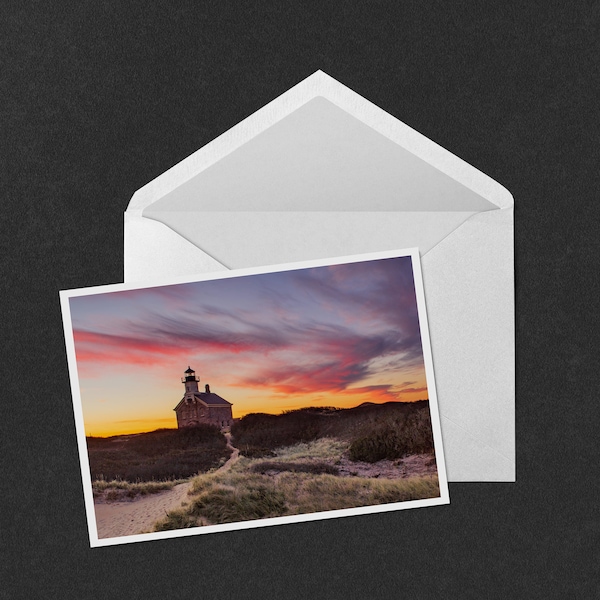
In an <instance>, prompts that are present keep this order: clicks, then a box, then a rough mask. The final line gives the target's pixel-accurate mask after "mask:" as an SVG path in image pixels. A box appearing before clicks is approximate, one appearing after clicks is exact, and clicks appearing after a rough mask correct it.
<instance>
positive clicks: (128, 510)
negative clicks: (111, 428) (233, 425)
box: [94, 433, 240, 539]
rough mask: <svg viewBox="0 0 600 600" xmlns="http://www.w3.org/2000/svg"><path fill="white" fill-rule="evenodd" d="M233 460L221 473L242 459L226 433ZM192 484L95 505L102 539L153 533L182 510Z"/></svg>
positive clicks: (99, 535) (99, 533)
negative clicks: (179, 509) (175, 512)
mask: <svg viewBox="0 0 600 600" xmlns="http://www.w3.org/2000/svg"><path fill="white" fill-rule="evenodd" d="M225 438H226V439H227V447H228V448H229V449H230V450H231V456H230V457H229V459H228V460H227V462H226V463H225V464H224V465H223V466H222V467H220V468H219V469H218V471H228V470H229V469H231V467H232V465H233V464H234V463H235V462H236V461H237V460H238V459H239V454H240V451H239V450H238V449H237V448H235V447H234V446H233V445H232V443H231V434H230V433H225ZM191 485H192V483H191V481H187V482H185V483H180V484H178V485H176V486H174V487H173V489H171V490H168V491H165V492H159V493H158V494H153V495H151V496H145V497H143V498H140V499H138V500H133V501H129V502H113V503H103V502H99V503H94V509H95V513H96V527H97V529H98V538H99V539H106V538H112V537H122V536H127V535H136V534H138V533H149V532H151V531H153V530H154V524H155V523H156V522H157V521H159V520H161V519H163V518H164V517H165V516H166V515H167V513H168V512H170V511H172V510H176V509H178V508H181V505H182V504H183V503H184V502H185V500H186V499H187V497H188V491H189V489H190V487H191Z"/></svg>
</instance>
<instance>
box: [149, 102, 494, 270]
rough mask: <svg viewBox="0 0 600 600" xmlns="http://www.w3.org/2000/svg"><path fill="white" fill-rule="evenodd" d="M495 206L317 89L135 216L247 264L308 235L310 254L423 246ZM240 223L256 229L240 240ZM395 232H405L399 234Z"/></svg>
mask: <svg viewBox="0 0 600 600" xmlns="http://www.w3.org/2000/svg"><path fill="white" fill-rule="evenodd" d="M497 208H498V207H497V206H496V205H494V204H493V203H491V202H489V201H488V200H486V199H485V198H483V197H482V196H481V195H479V194H477V193H476V192H474V191H473V190H470V189H469V188H467V187H466V186H464V185H462V184H461V183H460V182H458V181H456V180H455V179H453V178H452V177H450V176H448V175H446V174H445V173H443V172H442V171H440V170H439V169H436V168H435V167H433V166H432V165H431V164H430V163H428V162H427V161H425V160H423V159H421V158H419V157H418V156H415V155H414V154H412V153H411V152H409V151H408V150H406V149H405V148H403V147H402V146H401V145H399V144H398V143H396V142H394V141H392V140H391V139H389V138H388V137H386V136H385V135H383V134H381V133H379V132H378V131H376V130H375V129H373V128H372V127H370V126H369V125H366V124H365V123H363V122H361V121H360V120H359V119H357V118H355V117H354V116H352V115H350V114H349V113H347V112H346V111H345V110H343V109H341V108H340V107H338V106H336V105H335V104H333V103H332V102H330V101H329V100H327V99H325V98H324V97H322V96H317V97H315V98H312V99H311V100H309V101H308V102H306V104H304V105H302V106H300V107H299V108H297V109H296V110H294V111H293V112H292V113H290V114H289V115H287V116H285V117H284V118H282V119H280V120H279V121H278V122H277V123H275V124H274V125H271V126H270V127H268V128H266V129H265V130H264V131H262V132H261V133H259V134H258V135H256V136H254V137H252V138H251V139H250V140H249V141H247V142H245V143H244V144H243V145H242V146H240V147H238V148H236V149H235V150H233V151H231V152H230V153H229V154H226V155H225V156H224V157H222V158H221V159H220V160H218V161H217V162H215V163H214V164H211V165H210V166H208V167H207V168H206V169H204V170H202V171H201V172H200V173H198V174H197V175H195V176H193V177H192V178H190V179H189V180H188V181H186V182H184V183H182V184H181V185H179V186H177V187H176V188H175V189H173V190H172V191H171V192H169V193H167V194H165V195H164V196H163V197H162V198H160V199H158V200H157V201H155V202H154V203H152V204H151V205H150V206H148V207H147V208H145V209H144V211H143V215H144V216H145V217H147V218H150V219H154V220H156V221H159V222H161V223H163V224H165V225H167V226H168V227H170V228H171V229H172V230H174V231H176V232H177V233H178V234H180V235H182V236H183V237H184V238H185V239H187V240H189V241H191V242H192V243H193V244H195V245H196V246H198V247H199V248H201V249H203V250H204V251H206V252H207V253H208V254H209V255H210V256H212V257H214V258H215V259H217V260H218V261H220V262H222V263H223V264H225V265H227V266H229V267H233V266H235V267H249V266H258V265H262V264H271V263H273V262H274V260H273V259H274V257H276V258H275V262H289V261H294V260H302V259H306V258H307V255H306V240H307V239H310V238H313V237H314V238H315V239H317V238H318V243H317V244H316V245H315V248H314V257H315V258H316V257H318V256H323V255H329V256H336V255H341V254H348V253H353V254H359V253H364V252H373V251H377V250H381V249H385V250H388V249H393V248H396V247H398V244H400V245H402V246H404V247H410V246H419V248H420V249H421V251H422V252H426V251H428V250H429V249H430V248H432V247H434V246H435V245H436V244H437V243H438V242H439V241H440V240H442V239H444V238H445V237H446V236H447V235H448V234H449V233H451V232H452V231H453V230H454V229H456V227H458V226H459V225H460V224H461V223H463V222H464V221H465V220H466V219H467V218H469V217H470V216H471V215H473V214H474V213H475V212H481V211H486V210H491V209H497ZM314 213H319V214H314ZM325 213H329V214H325ZM339 213H343V214H341V215H340V214H339ZM378 213H386V214H385V215H384V214H378ZM342 228H343V230H344V231H345V232H346V235H344V233H343V231H341V230H342ZM249 230H250V231H256V232H260V237H259V238H252V237H250V239H245V238H247V236H246V233H247V232H248V231H249ZM398 231H404V232H409V235H404V236H403V237H402V239H400V240H399V238H398ZM242 248H243V254H241V257H243V259H242V261H241V262H240V260H239V258H240V249H242ZM296 248H297V249H298V251H296ZM309 258H313V257H312V256H311V257H309Z"/></svg>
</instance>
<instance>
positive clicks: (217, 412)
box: [173, 365, 233, 429]
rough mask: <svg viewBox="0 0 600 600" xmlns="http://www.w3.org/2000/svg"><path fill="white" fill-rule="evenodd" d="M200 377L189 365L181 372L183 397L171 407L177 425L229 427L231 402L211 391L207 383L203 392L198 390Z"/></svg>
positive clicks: (180, 426)
mask: <svg viewBox="0 0 600 600" xmlns="http://www.w3.org/2000/svg"><path fill="white" fill-rule="evenodd" d="M199 381H200V377H197V376H196V371H194V369H192V368H191V367H190V366H189V365H188V368H187V369H186V370H185V371H184V372H183V377H182V378H181V383H183V385H184V386H185V393H184V395H183V398H182V399H181V400H180V401H179V403H178V404H177V406H176V407H175V408H174V409H173V410H174V411H175V414H176V415H177V427H178V428H179V429H182V428H184V427H194V426H197V425H200V424H201V423H205V424H207V425H215V426H216V427H220V428H224V427H230V426H231V425H232V423H233V416H232V412H231V407H232V404H231V402H228V401H227V400H225V398H221V396H219V395H218V394H215V393H214V392H212V391H211V389H210V386H209V385H208V383H207V384H206V385H205V386H204V392H201V391H199V390H198V383H199Z"/></svg>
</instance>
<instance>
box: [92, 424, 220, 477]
mask: <svg viewBox="0 0 600 600" xmlns="http://www.w3.org/2000/svg"><path fill="white" fill-rule="evenodd" d="M86 441H87V447H88V456H89V460H90V472H91V476H92V480H106V481H109V480H113V479H118V480H124V481H130V482H139V481H161V480H174V479H182V478H186V477H190V476H191V475H195V474H196V473H200V472H204V471H207V470H209V469H211V468H213V467H218V466H219V465H220V464H221V462H223V461H224V460H226V459H227V458H229V455H230V454H231V451H230V450H229V449H228V448H227V447H226V441H225V438H224V437H223V435H222V434H221V432H220V431H219V429H218V428H216V427H213V426H210V425H200V426H198V427H192V428H189V429H181V430H178V429H158V430H156V431H151V432H149V433H140V434H135V435H123V436H114V437H109V438H95V437H88V438H86Z"/></svg>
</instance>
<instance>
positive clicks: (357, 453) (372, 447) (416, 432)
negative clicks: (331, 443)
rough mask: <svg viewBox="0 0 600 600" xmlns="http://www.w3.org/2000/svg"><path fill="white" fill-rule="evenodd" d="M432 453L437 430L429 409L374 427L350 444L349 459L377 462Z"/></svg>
mask: <svg viewBox="0 0 600 600" xmlns="http://www.w3.org/2000/svg"><path fill="white" fill-rule="evenodd" d="M430 452H433V432H432V430H431V419H430V417H429V411H426V410H419V411H417V412H415V413H413V414H409V415H406V416H405V417H404V418H402V419H394V421H392V422H390V423H383V424H381V425H376V426H374V427H373V428H372V429H371V430H370V431H369V432H368V433H367V434H366V435H364V436H362V437H359V438H357V439H356V440H354V441H353V442H352V444H350V450H349V458H350V460H354V461H357V460H361V461H365V462H377V461H378V460H383V459H384V458H387V459H395V458H402V457H404V456H407V455H408V454H426V453H430Z"/></svg>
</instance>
